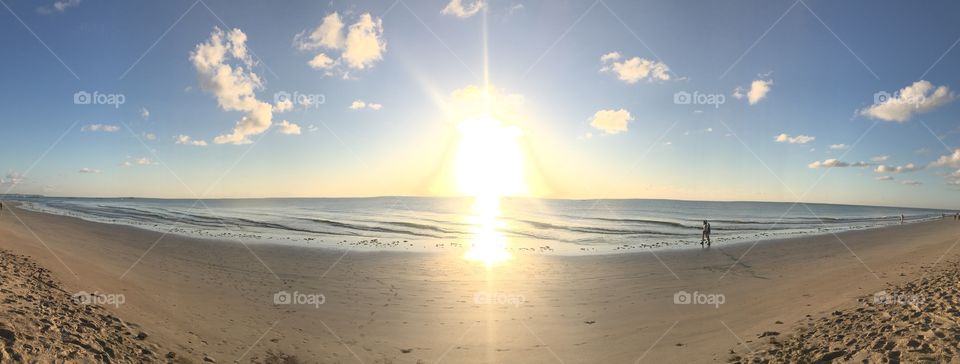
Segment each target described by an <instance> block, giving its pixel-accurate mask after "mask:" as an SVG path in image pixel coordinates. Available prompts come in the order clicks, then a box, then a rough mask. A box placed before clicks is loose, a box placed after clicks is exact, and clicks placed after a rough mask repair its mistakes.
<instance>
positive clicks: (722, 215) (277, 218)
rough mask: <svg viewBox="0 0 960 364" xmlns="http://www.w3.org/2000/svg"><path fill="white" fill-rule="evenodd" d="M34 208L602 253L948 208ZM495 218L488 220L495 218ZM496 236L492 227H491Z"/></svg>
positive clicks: (80, 203)
mask: <svg viewBox="0 0 960 364" xmlns="http://www.w3.org/2000/svg"><path fill="white" fill-rule="evenodd" d="M20 201H21V202H22V203H23V208H26V209H29V210H34V211H39V212H46V213H52V214H58V215H66V216H73V217H78V218H81V219H84V220H89V221H95V222H101V223H109V224H121V225H129V226H134V227H139V228H143V229H148V230H154V231H158V232H166V233H170V234H178V235H186V236H191V237H200V238H217V239H222V240H233V241H239V242H243V243H279V244H293V245H301V246H311V247H327V248H346V247H350V248H362V249H376V250H384V249H386V250H423V249H426V250H432V249H456V248H465V247H469V246H471V245H472V244H476V243H477V241H478V239H484V237H480V236H478V234H477V231H481V230H484V229H483V228H484V227H483V226H477V225H478V224H490V222H489V221H491V220H495V221H496V224H495V225H491V226H493V227H492V228H489V229H488V230H494V231H495V234H497V235H499V236H500V238H502V239H503V240H504V241H505V242H506V243H505V245H506V247H507V249H509V250H516V251H536V252H545V253H550V254H603V253H616V252H626V251H636V250H642V249H649V248H654V249H673V248H685V247H697V248H699V243H700V230H701V226H702V221H703V220H709V221H710V224H711V227H712V232H713V234H712V235H713V241H714V244H718V243H719V244H724V243H732V242H752V241H757V240H767V239H776V238H783V237H790V236H800V235H810V234H826V233H830V232H839V231H845V230H856V229H868V228H875V227H881V226H887V225H895V224H899V223H900V222H899V219H900V214H903V215H904V216H905V222H906V223H912V222H918V221H924V220H930V219H938V218H940V217H941V213H944V212H945V211H941V210H932V209H916V208H895V207H877V206H851V205H833V204H814V203H808V204H796V205H793V204H791V203H780V202H708V201H677V200H647V199H622V200H621V199H608V200H560V199H531V198H504V199H502V200H501V203H500V206H499V213H497V214H496V215H495V216H488V217H489V218H488V219H476V218H475V217H476V213H475V212H473V210H474V209H472V206H473V200H472V199H469V198H439V197H373V198H267V199H205V200H199V201H197V200H179V199H145V198H57V197H26V198H21V199H20ZM484 221H487V222H484ZM485 236H486V235H485Z"/></svg>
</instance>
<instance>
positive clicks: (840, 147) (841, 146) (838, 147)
mask: <svg viewBox="0 0 960 364" xmlns="http://www.w3.org/2000/svg"><path fill="white" fill-rule="evenodd" d="M830 149H834V150H843V149H850V146H849V145H846V144H842V143H841V144H831V145H830Z"/></svg>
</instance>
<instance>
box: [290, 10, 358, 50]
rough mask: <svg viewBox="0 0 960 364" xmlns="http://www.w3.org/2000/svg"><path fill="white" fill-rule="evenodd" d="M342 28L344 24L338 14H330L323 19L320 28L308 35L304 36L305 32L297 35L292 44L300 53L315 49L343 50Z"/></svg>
mask: <svg viewBox="0 0 960 364" xmlns="http://www.w3.org/2000/svg"><path fill="white" fill-rule="evenodd" d="M343 27H344V24H343V20H342V19H341V18H340V14H338V13H332V14H330V15H327V16H326V17H324V18H323V21H322V22H321V23H320V26H318V27H316V28H315V29H314V30H313V31H311V32H310V34H306V31H303V32H300V34H297V35H296V36H295V37H294V38H293V43H294V45H296V46H297V48H298V49H300V50H302V51H303V50H311V49H317V48H327V49H340V48H343V44H344V42H345V39H344V35H343Z"/></svg>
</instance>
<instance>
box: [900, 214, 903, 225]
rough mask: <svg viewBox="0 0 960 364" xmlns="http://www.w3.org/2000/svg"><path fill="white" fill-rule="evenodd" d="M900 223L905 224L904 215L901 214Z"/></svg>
mask: <svg viewBox="0 0 960 364" xmlns="http://www.w3.org/2000/svg"><path fill="white" fill-rule="evenodd" d="M900 223H901V224H903V214H900Z"/></svg>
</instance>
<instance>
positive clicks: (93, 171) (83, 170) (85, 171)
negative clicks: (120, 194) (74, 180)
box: [77, 168, 100, 174]
mask: <svg viewBox="0 0 960 364" xmlns="http://www.w3.org/2000/svg"><path fill="white" fill-rule="evenodd" d="M77 173H83V174H97V173H100V170H99V169H93V168H80V170H79V171H77Z"/></svg>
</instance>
